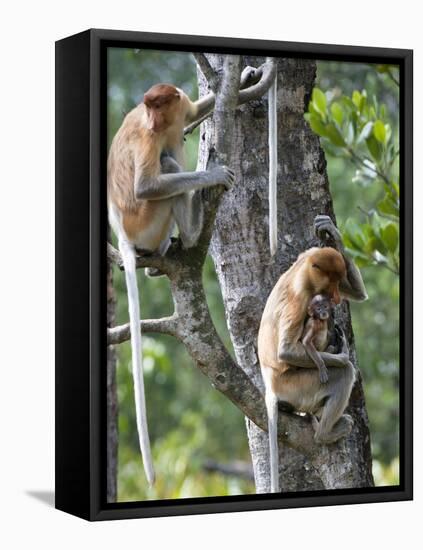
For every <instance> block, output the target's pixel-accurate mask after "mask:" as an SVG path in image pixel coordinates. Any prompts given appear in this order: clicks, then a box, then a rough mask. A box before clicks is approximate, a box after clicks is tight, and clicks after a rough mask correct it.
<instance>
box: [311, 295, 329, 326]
mask: <svg viewBox="0 0 423 550" xmlns="http://www.w3.org/2000/svg"><path fill="white" fill-rule="evenodd" d="M331 309H332V304H331V299H330V298H329V296H323V295H321V294H318V295H317V296H314V298H313V299H312V300H311V302H310V305H309V307H308V314H309V316H310V317H313V318H314V319H321V320H322V321H327V320H328V319H329V316H330V312H331Z"/></svg>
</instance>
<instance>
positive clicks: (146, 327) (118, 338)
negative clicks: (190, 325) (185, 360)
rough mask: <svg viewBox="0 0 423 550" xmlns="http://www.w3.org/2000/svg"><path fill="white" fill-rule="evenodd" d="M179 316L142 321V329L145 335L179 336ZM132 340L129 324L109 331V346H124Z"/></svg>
mask: <svg viewBox="0 0 423 550" xmlns="http://www.w3.org/2000/svg"><path fill="white" fill-rule="evenodd" d="M177 324H178V316H177V315H172V316H170V317H162V318H161V319H147V320H144V321H141V325H140V329H141V332H142V333H143V334H144V333H146V332H158V333H160V334H169V335H171V336H175V335H176V334H177ZM130 338H131V328H130V325H129V323H125V324H124V325H120V326H117V327H112V328H109V329H107V344H108V345H109V346H110V345H115V344H122V342H126V341H127V340H130Z"/></svg>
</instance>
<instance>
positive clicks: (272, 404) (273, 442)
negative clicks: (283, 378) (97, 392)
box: [266, 391, 279, 493]
mask: <svg viewBox="0 0 423 550" xmlns="http://www.w3.org/2000/svg"><path fill="white" fill-rule="evenodd" d="M266 410H267V422H268V424H267V425H268V436H269V452H270V490H271V492H272V493H278V492H279V451H278V399H277V397H276V395H275V394H274V393H273V392H270V391H266Z"/></svg>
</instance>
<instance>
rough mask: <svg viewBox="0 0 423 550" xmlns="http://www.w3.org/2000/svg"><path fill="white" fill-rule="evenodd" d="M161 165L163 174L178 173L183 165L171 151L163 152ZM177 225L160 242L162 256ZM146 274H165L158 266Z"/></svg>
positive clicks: (157, 275)
mask: <svg viewBox="0 0 423 550" xmlns="http://www.w3.org/2000/svg"><path fill="white" fill-rule="evenodd" d="M160 167H161V172H162V174H177V173H178V172H182V166H181V165H180V164H178V163H177V162H176V160H175V159H174V158H173V157H172V156H171V154H170V153H163V154H162V156H161V157H160ZM174 228H175V226H174V224H172V227H171V228H170V231H169V233H168V235H167V236H166V238H165V239H163V241H162V242H161V243H160V246H159V250H158V253H159V254H160V256H164V255H165V254H166V252H167V250H168V248H169V246H170V245H171V242H172V241H171V236H172V233H173V230H174ZM145 274H146V275H147V276H148V277H161V276H162V275H164V273H162V272H161V271H160V269H157V267H147V268H146V270H145Z"/></svg>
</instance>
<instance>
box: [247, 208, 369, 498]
mask: <svg viewBox="0 0 423 550" xmlns="http://www.w3.org/2000/svg"><path fill="white" fill-rule="evenodd" d="M314 225H315V232H316V235H317V236H318V237H319V238H321V239H325V238H326V237H329V238H330V239H331V240H332V241H333V242H334V245H335V247H334V248H332V247H329V246H325V247H323V248H317V247H314V248H310V249H309V250H306V251H305V252H303V253H302V254H300V255H299V257H298V259H297V260H296V261H295V262H294V264H293V265H292V266H291V267H290V268H289V269H288V270H287V271H286V272H285V273H284V274H283V275H282V276H281V277H280V278H279V280H278V282H277V283H276V285H275V287H274V288H273V290H272V292H271V293H270V295H269V297H268V299H267V302H266V305H265V308H264V311H263V315H262V319H261V323H260V328H259V333H258V355H259V360H260V367H261V372H262V376H263V381H264V385H265V401H266V409H267V416H268V433H269V448H270V473H271V491H272V492H277V491H279V466H278V438H277V422H278V403H283V404H284V408H287V409H288V410H292V411H297V412H304V413H309V414H310V415H311V417H312V424H313V428H314V439H315V441H316V443H319V444H330V443H333V442H335V441H337V440H338V439H340V438H341V437H345V436H346V435H348V433H349V432H350V431H351V426H352V419H351V417H350V416H349V415H347V414H344V411H345V409H346V407H347V405H348V401H349V398H350V394H351V390H352V387H353V384H354V381H355V370H354V366H353V365H352V363H351V361H350V358H349V352H348V345H347V341H346V338H345V336H344V335H343V334H342V335H341V342H342V344H341V350H340V351H339V352H337V353H333V351H334V349H332V347H330V348H327V349H326V345H327V341H328V339H327V334H328V326H327V322H328V319H329V312H330V309H331V303H334V304H340V302H341V300H342V298H346V299H350V300H354V301H359V302H360V301H363V300H366V299H367V294H366V289H365V287H364V283H363V280H362V277H361V274H360V271H359V270H358V268H357V266H356V265H355V264H354V262H353V261H352V259H350V258H349V257H348V256H347V254H346V252H345V250H344V246H343V243H342V238H341V235H340V233H339V231H338V229H337V228H336V227H335V225H334V224H333V222H332V220H331V219H330V218H329V216H324V215H322V216H317V217H316V219H315V222H314ZM318 295H323V300H322V297H319V298H316V296H318ZM322 302H323V303H322ZM328 302H329V303H328ZM323 304H325V305H323ZM307 315H309V319H308V321H307V320H306V318H307ZM316 316H317V317H318V319H316V318H315V317H316ZM326 316H327V319H326ZM322 317H323V319H322ZM316 366H317V368H316Z"/></svg>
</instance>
